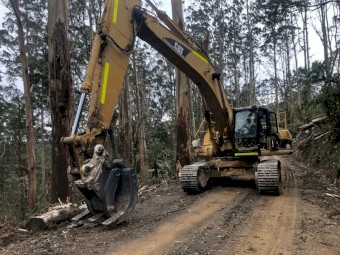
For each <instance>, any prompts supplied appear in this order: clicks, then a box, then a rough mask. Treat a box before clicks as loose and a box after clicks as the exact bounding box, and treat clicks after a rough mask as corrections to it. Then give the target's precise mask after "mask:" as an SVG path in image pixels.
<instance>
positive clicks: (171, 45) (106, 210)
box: [61, 0, 289, 225]
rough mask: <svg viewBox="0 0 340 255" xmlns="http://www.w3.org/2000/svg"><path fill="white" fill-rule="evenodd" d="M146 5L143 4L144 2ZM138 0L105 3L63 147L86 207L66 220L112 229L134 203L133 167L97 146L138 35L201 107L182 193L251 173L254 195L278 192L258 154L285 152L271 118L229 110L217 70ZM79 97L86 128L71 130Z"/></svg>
mask: <svg viewBox="0 0 340 255" xmlns="http://www.w3.org/2000/svg"><path fill="white" fill-rule="evenodd" d="M148 3H149V1H148ZM149 4H150V5H151V6H152V8H153V9H154V10H155V12H152V13H151V12H148V11H147V10H146V9H144V8H143V7H142V6H141V1H140V0H106V2H105V8H104V11H103V14H102V18H101V22H100V24H99V27H98V30H97V32H96V35H95V38H94V41H93V47H92V51H91V57H90V60H89V63H88V66H87V70H86V75H85V79H84V82H83V83H82V86H81V92H82V94H81V97H80V102H79V106H78V110H77V113H76V116H75V120H74V124H73V126H72V132H71V134H70V136H68V137H64V138H62V139H61V141H62V142H63V143H66V144H68V148H69V151H70V155H71V165H70V166H69V168H68V170H67V171H68V175H69V179H70V181H71V182H72V183H73V184H74V185H75V186H76V187H77V188H78V189H79V190H80V192H81V193H82V194H83V195H84V196H85V198H86V203H87V210H86V211H84V212H83V213H81V214H79V215H77V216H76V217H75V218H74V220H78V219H81V218H83V217H85V216H87V215H90V220H93V221H96V220H99V219H102V224H104V225H110V224H118V223H120V222H122V221H124V220H126V219H127V218H128V217H130V214H131V212H132V211H133V209H134V207H135V205H136V202H137V198H138V187H137V174H136V170H135V169H133V168H129V167H128V166H126V165H125V164H124V163H123V162H122V161H120V160H117V159H114V158H112V157H111V156H110V155H109V153H108V152H107V151H106V150H105V148H104V146H103V144H104V141H105V137H106V135H107V132H108V130H109V126H110V123H111V119H112V116H113V114H114V109H115V106H116V104H117V100H118V96H119V94H120V90H121V87H122V83H123V80H124V76H125V74H126V71H127V68H128V61H129V57H130V55H131V54H132V52H133V49H134V43H135V39H136V37H139V38H141V39H142V40H144V41H145V42H147V43H148V44H150V45H151V46H152V47H153V48H154V49H156V50H157V51H158V52H159V53H161V54H162V55H163V56H164V57H165V58H167V59H168V60H169V61H170V62H171V63H173V64H174V65H175V66H176V67H178V68H179V69H180V70H181V71H182V72H183V73H185V74H186V75H187V76H188V77H189V78H190V79H191V80H192V81H193V82H194V83H195V84H196V86H197V87H198V89H199V90H200V92H201V94H202V96H203V97H204V99H205V101H206V103H207V106H208V109H207V111H206V113H205V118H206V122H207V123H208V124H207V126H208V131H207V133H206V134H205V136H204V139H203V143H202V144H201V143H200V142H199V141H195V144H194V147H195V151H196V152H197V156H199V157H200V158H201V159H204V160H203V161H200V162H198V163H195V164H192V165H188V166H184V167H183V169H182V172H181V179H180V180H181V185H182V188H183V190H184V191H185V192H187V193H195V192H200V191H202V190H203V189H204V188H205V187H206V186H207V183H208V181H209V179H210V178H212V177H225V176H227V177H228V176H229V177H233V176H240V175H247V174H248V175H251V176H253V178H255V182H256V185H257V188H258V190H259V191H274V192H277V191H278V189H279V182H280V179H281V176H280V162H279V161H278V160H274V159H271V160H264V161H260V157H261V156H270V155H278V154H288V153H289V151H288V150H281V149H279V136H278V126H277V119H276V114H275V113H274V112H271V111H269V110H268V109H266V108H264V107H257V106H251V107H246V108H239V109H232V108H231V107H230V104H229V102H228V99H227V95H226V92H225V89H224V87H223V85H222V84H221V82H220V73H219V72H218V71H217V70H216V69H215V67H214V66H213V64H212V63H211V61H210V60H209V57H208V56H207V54H206V53H205V52H204V51H203V50H202V49H201V48H200V47H199V46H198V44H196V43H195V42H194V40H193V39H192V38H191V37H190V36H189V35H188V34H186V33H185V32H183V31H182V30H181V29H179V28H178V27H177V26H176V25H175V23H174V22H173V21H172V20H171V19H170V18H169V17H168V16H167V15H166V14H165V13H164V12H162V11H159V10H157V8H156V7H155V6H153V5H152V3H149ZM86 96H89V97H90V103H89V107H88V114H87V126H86V130H85V131H84V132H83V133H78V126H79V122H80V118H81V116H82V112H83V106H84V102H85V98H86Z"/></svg>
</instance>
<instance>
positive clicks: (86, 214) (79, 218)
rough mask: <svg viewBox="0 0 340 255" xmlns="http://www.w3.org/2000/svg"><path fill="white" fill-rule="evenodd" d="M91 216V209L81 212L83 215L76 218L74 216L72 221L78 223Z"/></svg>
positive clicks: (80, 214)
mask: <svg viewBox="0 0 340 255" xmlns="http://www.w3.org/2000/svg"><path fill="white" fill-rule="evenodd" d="M89 214H90V211H89V209H85V210H84V211H83V212H81V213H79V214H77V215H76V216H74V217H73V218H72V219H71V220H72V221H78V220H81V219H83V218H85V217H86V216H88V215H89Z"/></svg>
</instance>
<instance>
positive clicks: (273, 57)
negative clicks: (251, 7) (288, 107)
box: [255, 0, 291, 111]
mask: <svg viewBox="0 0 340 255" xmlns="http://www.w3.org/2000/svg"><path fill="white" fill-rule="evenodd" d="M290 3H291V2H290V1H289V0H284V1H277V0H265V1H260V0H259V1H256V4H255V8H256V13H257V23H258V26H259V29H260V31H261V35H262V38H263V41H264V42H263V44H262V46H261V50H262V52H263V53H264V55H265V56H267V57H268V58H269V59H270V61H271V62H272V65H273V67H274V89H275V108H276V110H277V111H278V110H279V74H278V50H279V47H281V46H282V43H283V38H284V34H283V33H282V32H283V31H284V30H283V29H281V27H282V26H284V22H285V20H286V17H287V16H289V14H290V12H291V5H290Z"/></svg>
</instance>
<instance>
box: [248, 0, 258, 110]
mask: <svg viewBox="0 0 340 255" xmlns="http://www.w3.org/2000/svg"><path fill="white" fill-rule="evenodd" d="M250 18H251V14H250V13H249V1H247V27H248V37H249V92H250V93H249V105H255V104H256V89H255V60H254V42H253V27H252V25H251V23H250Z"/></svg>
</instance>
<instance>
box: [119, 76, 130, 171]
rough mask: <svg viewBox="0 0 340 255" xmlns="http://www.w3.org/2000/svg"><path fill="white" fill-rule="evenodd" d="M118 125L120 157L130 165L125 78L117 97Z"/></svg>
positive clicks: (127, 101) (127, 82) (127, 97)
mask: <svg viewBox="0 0 340 255" xmlns="http://www.w3.org/2000/svg"><path fill="white" fill-rule="evenodd" d="M119 111H120V114H119V124H120V132H119V137H120V139H119V140H120V155H121V157H122V158H123V160H124V161H125V162H126V163H127V164H129V165H131V163H132V162H131V154H130V148H131V146H130V144H131V143H130V140H131V139H130V137H131V135H130V134H131V133H130V111H129V79H128V76H127V75H126V76H125V80H124V85H123V88H122V90H121V92H120V97H119Z"/></svg>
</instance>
